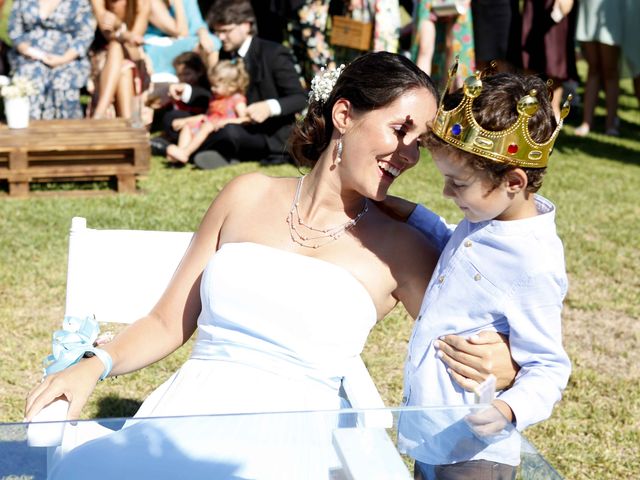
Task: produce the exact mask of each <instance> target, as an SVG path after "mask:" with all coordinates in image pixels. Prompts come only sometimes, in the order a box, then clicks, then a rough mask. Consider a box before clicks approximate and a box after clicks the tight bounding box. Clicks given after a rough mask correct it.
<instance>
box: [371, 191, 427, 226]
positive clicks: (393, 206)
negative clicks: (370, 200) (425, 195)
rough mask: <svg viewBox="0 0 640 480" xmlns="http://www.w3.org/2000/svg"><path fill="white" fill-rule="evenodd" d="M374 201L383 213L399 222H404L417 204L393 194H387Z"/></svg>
mask: <svg viewBox="0 0 640 480" xmlns="http://www.w3.org/2000/svg"><path fill="white" fill-rule="evenodd" d="M375 203H376V205H377V206H378V208H380V210H382V211H383V212H384V213H386V214H387V215H389V216H390V217H391V218H394V219H396V220H399V221H401V222H406V221H407V220H408V219H409V217H410V216H411V214H412V213H413V211H414V210H415V208H416V206H417V204H415V203H413V202H410V201H409V200H405V199H404V198H400V197H394V196H393V195H387V198H385V199H384V200H382V201H381V202H375Z"/></svg>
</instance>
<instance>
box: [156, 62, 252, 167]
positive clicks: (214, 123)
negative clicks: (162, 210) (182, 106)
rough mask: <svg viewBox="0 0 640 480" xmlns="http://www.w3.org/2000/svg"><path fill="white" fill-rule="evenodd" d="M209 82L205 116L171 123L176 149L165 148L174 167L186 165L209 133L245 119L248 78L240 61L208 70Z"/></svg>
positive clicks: (195, 116)
mask: <svg viewBox="0 0 640 480" xmlns="http://www.w3.org/2000/svg"><path fill="white" fill-rule="evenodd" d="M209 82H210V83H211V92H212V93H213V97H212V98H211V100H210V101H209V108H208V110H207V113H206V114H203V115H193V116H191V117H186V118H180V119H176V120H174V121H173V126H174V129H176V130H179V131H180V135H179V137H178V144H177V145H169V146H168V147H167V160H168V161H169V162H170V163H174V164H178V165H180V164H182V165H184V164H186V163H187V162H188V161H189V156H191V154H193V153H194V152H195V151H196V150H197V149H198V148H199V147H200V146H201V145H202V143H203V142H204V141H205V140H206V138H207V137H208V136H209V134H211V133H212V132H215V131H217V130H219V129H221V128H222V127H224V126H225V125H228V124H230V123H244V122H247V121H248V120H249V117H248V116H247V113H246V112H247V98H246V97H245V95H244V93H245V91H246V89H247V86H248V85H249V75H248V73H247V71H246V69H245V68H244V62H243V61H242V60H233V61H232V60H221V61H220V62H218V63H216V64H215V65H214V66H213V67H211V69H210V70H209Z"/></svg>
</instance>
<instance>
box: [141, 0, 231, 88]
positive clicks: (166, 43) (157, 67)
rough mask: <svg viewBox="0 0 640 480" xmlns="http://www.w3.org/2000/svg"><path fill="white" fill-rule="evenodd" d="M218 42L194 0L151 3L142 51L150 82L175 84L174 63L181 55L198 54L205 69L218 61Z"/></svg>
mask: <svg viewBox="0 0 640 480" xmlns="http://www.w3.org/2000/svg"><path fill="white" fill-rule="evenodd" d="M218 50H220V40H219V39H218V38H217V37H216V36H215V35H212V34H211V33H210V32H209V30H208V28H207V24H206V23H205V21H204V19H203V18H202V13H201V12H200V8H199V7H198V2H197V1H196V0H166V1H165V0H151V14H150V17H149V27H148V28H147V32H146V33H145V34H144V51H145V53H146V54H147V55H148V56H149V58H150V59H151V64H152V66H153V73H154V76H153V80H154V82H156V81H165V82H166V81H169V82H175V81H177V77H176V71H175V69H174V67H173V65H172V62H173V59H174V58H175V57H177V56H178V55H179V54H181V53H183V52H189V51H194V52H197V53H198V54H200V55H201V56H202V58H203V60H204V62H205V64H206V65H207V66H211V65H215V63H216V62H217V61H218Z"/></svg>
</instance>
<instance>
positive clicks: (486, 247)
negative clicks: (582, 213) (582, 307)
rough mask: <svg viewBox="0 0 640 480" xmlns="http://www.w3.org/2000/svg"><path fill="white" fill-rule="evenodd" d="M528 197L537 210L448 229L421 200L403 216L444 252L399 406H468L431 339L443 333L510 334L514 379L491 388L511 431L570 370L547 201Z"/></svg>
mask: <svg viewBox="0 0 640 480" xmlns="http://www.w3.org/2000/svg"><path fill="white" fill-rule="evenodd" d="M535 202H536V207H537V209H538V212H539V214H538V215H537V216H536V217H531V218H527V219H523V220H513V221H497V220H491V221H487V222H480V223H471V222H468V221H467V220H463V221H462V222H461V223H460V224H459V225H458V226H457V227H455V229H453V227H451V226H448V225H447V224H446V223H445V222H444V220H443V219H442V218H440V217H438V216H437V215H436V214H435V213H433V212H431V211H429V210H427V209H426V208H424V207H418V208H417V209H416V210H415V211H414V213H413V214H412V215H411V217H410V219H409V223H410V224H411V225H413V226H415V227H416V228H418V229H419V230H421V231H422V232H423V233H425V235H427V236H428V237H429V239H430V241H431V243H432V244H433V245H434V246H435V247H436V248H438V249H440V250H441V251H442V253H441V256H440V260H439V261H438V264H437V266H436V268H435V271H434V274H433V277H432V279H431V282H430V283H429V286H428V287H427V290H426V293H425V296H424V299H423V302H422V307H421V309H420V315H419V317H418V319H417V320H416V323H415V326H414V330H413V333H412V336H411V341H410V344H409V352H408V356H407V360H406V363H405V377H404V378H405V380H404V396H405V403H406V404H407V405H421V406H425V405H462V404H473V403H474V394H473V393H471V392H466V391H464V390H463V389H462V388H461V387H459V386H458V385H457V384H456V383H455V382H453V380H452V379H451V377H450V376H449V374H448V373H447V370H446V365H445V364H444V363H443V362H442V361H441V360H440V359H439V358H438V357H437V350H436V349H435V348H434V346H433V342H434V340H436V339H437V338H438V337H440V336H442V335H447V334H458V335H464V336H470V335H472V334H474V333H478V332H480V331H482V330H494V331H498V332H500V333H504V334H507V335H508V336H509V342H510V346H511V355H512V357H513V359H514V360H515V361H516V362H517V363H518V364H519V365H520V367H521V369H520V372H519V373H518V376H517V377H516V380H515V383H514V385H513V386H512V387H511V388H510V389H508V390H505V391H502V392H499V394H498V398H500V399H501V400H504V401H505V402H506V403H507V404H508V405H509V406H510V407H511V409H512V410H513V412H514V414H515V418H516V427H517V429H518V430H522V429H524V428H526V427H527V426H529V425H531V424H533V423H536V422H539V421H541V420H544V419H546V418H548V417H549V416H550V415H551V411H552V409H553V406H554V404H555V403H556V402H557V401H558V400H559V399H560V397H561V392H562V390H563V389H564V388H565V387H566V384H567V381H568V378H569V374H570V372H571V365H570V361H569V358H568V356H567V354H566V352H565V351H564V349H563V347H562V332H561V319H560V312H561V309H562V300H563V298H564V296H565V294H566V291H567V277H566V273H565V264H564V253H563V247H562V242H561V241H560V239H559V238H558V236H557V234H556V228H555V221H554V217H555V208H554V206H553V204H552V203H551V202H549V201H548V200H547V199H545V198H543V197H541V196H539V195H536V196H535ZM405 427H406V428H405V430H406V431H404V432H403V431H402V428H403V426H402V424H401V425H400V428H401V432H400V433H401V435H400V438H401V440H402V439H403V438H405V439H410V438H412V437H415V434H416V433H417V432H413V433H412V432H411V431H408V430H411V428H412V427H411V426H410V425H405ZM409 443H410V442H409ZM499 444H500V442H498V443H497V444H496V445H494V447H496V448H492V447H488V448H487V449H486V450H485V451H483V452H480V453H479V454H478V455H477V456H476V457H474V458H485V459H487V460H494V461H501V460H500V459H501V458H502V459H503V458H504V453H505V452H504V450H502V451H501V448H500V446H499ZM504 446H505V445H503V447H504ZM414 447H415V445H414ZM425 447H426V446H425ZM429 448H431V449H432V450H433V446H430V447H429ZM418 450H419V449H418ZM492 451H494V453H495V454H496V455H494V454H492ZM443 453H444V452H443ZM433 455H434V452H433V451H432V453H431V454H430V456H428V458H425V459H421V458H419V457H416V458H418V460H421V461H424V462H426V463H432V462H433V460H434V456H433ZM414 456H415V455H414ZM435 456H436V457H437V455H435ZM496 456H497V457H498V458H497V459H496V458H495V457H496ZM442 463H447V462H442ZM506 463H509V462H506Z"/></svg>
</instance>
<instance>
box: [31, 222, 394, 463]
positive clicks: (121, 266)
mask: <svg viewBox="0 0 640 480" xmlns="http://www.w3.org/2000/svg"><path fill="white" fill-rule="evenodd" d="M192 236H193V233H192V232H164V231H145V230H102V229H101V230H97V229H91V228H87V222H86V219H85V218H82V217H74V218H73V220H72V223H71V231H70V235H69V258H68V268H67V295H66V307H65V315H69V316H79V317H82V316H84V315H86V314H88V313H91V314H94V315H95V318H96V320H98V322H119V323H131V322H133V321H135V320H136V319H137V318H140V317H141V316H143V315H145V314H146V313H148V312H149V311H150V310H151V308H152V307H153V306H154V305H155V303H156V302H157V300H158V299H159V298H160V295H161V294H162V292H163V291H164V289H165V287H166V285H167V284H168V282H169V280H170V279H171V276H172V275H173V273H174V271H175V269H176V267H177V266H178V264H179V263H180V260H181V259H182V256H183V254H184V252H185V250H186V249H187V246H188V245H189V242H190V241H191V238H192ZM342 395H343V396H344V398H345V399H346V400H347V401H348V403H349V404H350V405H351V407H353V408H357V409H374V411H368V412H366V413H360V414H358V416H357V419H356V422H357V425H359V426H362V427H367V428H374V429H385V428H390V427H391V426H392V425H393V416H392V414H391V413H390V412H388V411H375V409H379V408H384V406H385V405H384V402H383V401H382V398H381V397H380V394H379V393H378V390H377V388H376V386H375V384H374V383H373V380H372V379H371V377H370V376H369V372H368V371H367V368H366V366H365V364H364V362H363V361H362V359H361V358H360V357H356V358H354V360H353V363H352V365H351V366H350V370H349V373H348V374H347V375H346V376H345V377H344V379H343V382H342ZM67 408H68V404H67V402H66V401H63V400H60V401H57V402H54V403H53V404H51V405H49V406H48V407H46V408H45V409H43V410H42V411H41V412H40V413H39V414H38V415H36V417H35V418H34V419H33V422H34V423H32V424H31V425H30V426H29V429H28V432H27V436H28V441H29V444H30V445H32V446H46V447H52V448H50V449H49V452H48V458H49V462H48V463H49V465H48V468H50V467H51V465H52V464H53V463H54V462H55V461H57V459H58V458H59V457H60V456H61V455H63V454H64V452H65V451H68V450H69V449H71V448H74V447H75V446H77V445H79V444H81V443H84V442H85V441H88V440H90V439H92V438H95V437H97V436H100V435H103V434H104V433H108V430H107V429H105V428H104V427H102V426H100V425H99V424H98V423H96V422H78V423H77V425H76V426H70V425H69V424H64V423H40V422H50V421H55V420H64V419H65V418H66V412H67ZM65 425H66V426H65ZM65 429H66V430H65ZM63 430H64V431H63ZM70 430H71V431H70ZM393 450H394V452H395V449H393ZM396 455H397V452H396Z"/></svg>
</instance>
